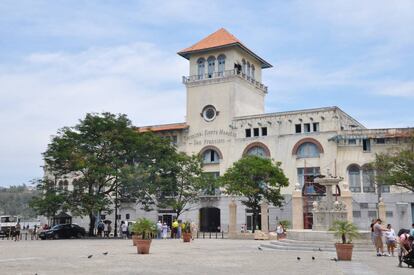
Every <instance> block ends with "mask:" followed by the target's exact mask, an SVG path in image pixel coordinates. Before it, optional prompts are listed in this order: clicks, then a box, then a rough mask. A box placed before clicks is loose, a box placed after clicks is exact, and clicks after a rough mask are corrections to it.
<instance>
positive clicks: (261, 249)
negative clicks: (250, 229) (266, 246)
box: [257, 246, 338, 262]
mask: <svg viewBox="0 0 414 275" xmlns="http://www.w3.org/2000/svg"><path fill="white" fill-rule="evenodd" d="M257 249H258V250H260V251H263V248H261V247H260V246H258V247H257ZM318 251H322V249H321V248H318ZM301 259H302V258H301V257H296V260H298V261H300V260H301ZM314 260H316V257H315V256H312V261H314ZM330 260H331V261H335V262H337V261H338V259H337V258H332V259H330Z"/></svg>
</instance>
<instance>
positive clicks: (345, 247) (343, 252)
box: [335, 243, 354, 261]
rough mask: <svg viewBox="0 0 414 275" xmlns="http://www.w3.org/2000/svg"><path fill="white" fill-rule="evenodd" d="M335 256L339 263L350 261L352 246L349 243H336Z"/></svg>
mask: <svg viewBox="0 0 414 275" xmlns="http://www.w3.org/2000/svg"><path fill="white" fill-rule="evenodd" d="M335 247H336V255H337V257H338V260H340V261H351V260H352V249H353V248H354V245H353V244H350V243H346V244H343V243H336V244H335Z"/></svg>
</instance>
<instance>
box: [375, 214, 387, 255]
mask: <svg viewBox="0 0 414 275" xmlns="http://www.w3.org/2000/svg"><path fill="white" fill-rule="evenodd" d="M381 223H382V220H381V219H377V220H376V221H375V224H374V226H373V228H374V242H375V249H376V251H377V256H386V255H385V253H384V243H383V242H382V232H383V231H388V229H386V228H383V227H382V226H381Z"/></svg>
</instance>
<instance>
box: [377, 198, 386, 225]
mask: <svg viewBox="0 0 414 275" xmlns="http://www.w3.org/2000/svg"><path fill="white" fill-rule="evenodd" d="M378 218H380V219H381V220H382V224H385V225H386V224H387V222H386V220H385V218H386V215H385V203H384V200H383V199H382V198H380V199H379V203H378Z"/></svg>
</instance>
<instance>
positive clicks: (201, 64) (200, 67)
mask: <svg viewBox="0 0 414 275" xmlns="http://www.w3.org/2000/svg"><path fill="white" fill-rule="evenodd" d="M197 66H198V72H197V74H198V79H203V78H204V73H205V71H204V67H205V59H204V58H199V59H198V60H197Z"/></svg>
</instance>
